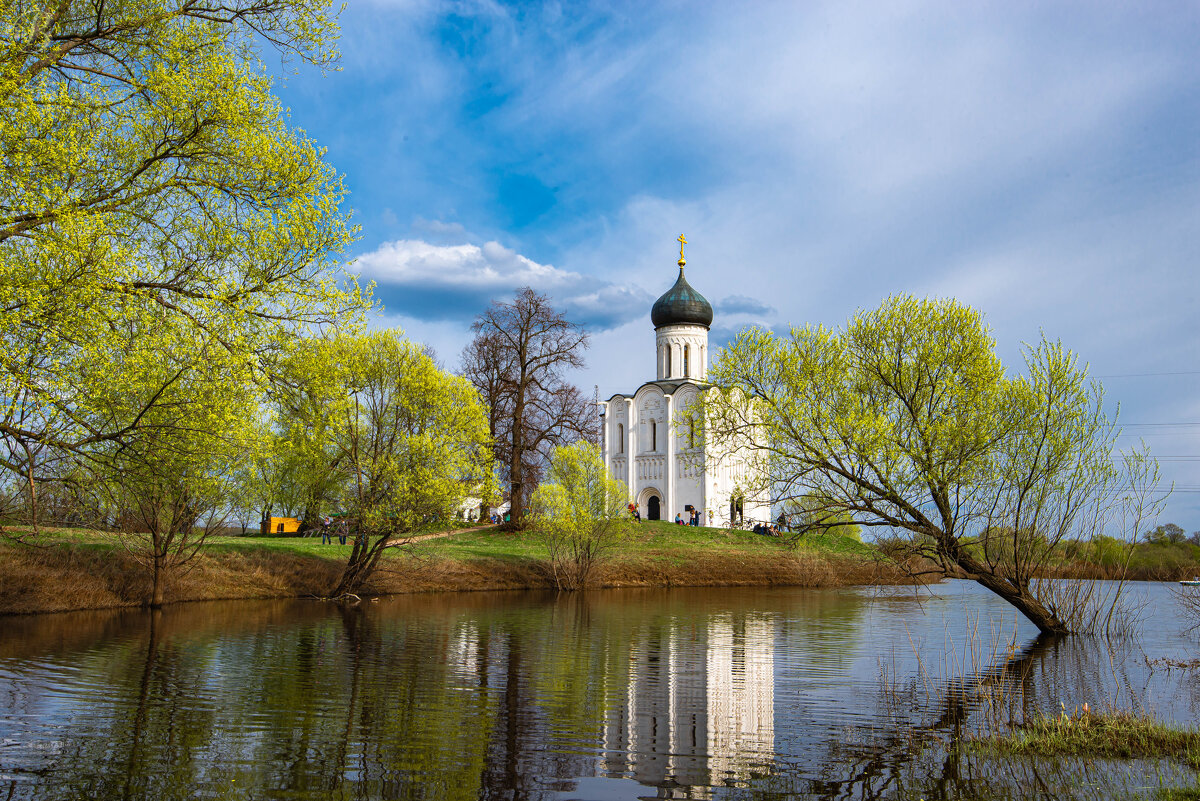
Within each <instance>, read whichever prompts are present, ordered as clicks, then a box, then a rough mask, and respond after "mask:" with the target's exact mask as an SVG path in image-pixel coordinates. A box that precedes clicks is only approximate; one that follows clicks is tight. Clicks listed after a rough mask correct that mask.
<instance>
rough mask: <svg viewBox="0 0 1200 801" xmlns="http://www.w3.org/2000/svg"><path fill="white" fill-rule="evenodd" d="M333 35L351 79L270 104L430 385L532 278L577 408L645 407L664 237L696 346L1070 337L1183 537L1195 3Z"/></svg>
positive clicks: (1198, 373) (1194, 186)
mask: <svg viewBox="0 0 1200 801" xmlns="http://www.w3.org/2000/svg"><path fill="white" fill-rule="evenodd" d="M341 24H342V32H343V36H342V42H341V49H342V52H343V58H342V61H341V67H342V68H341V70H340V71H337V72H328V73H326V74H321V73H319V72H317V71H314V70H309V69H301V70H299V71H298V72H297V73H296V74H292V75H288V76H287V77H286V79H285V80H283V81H282V82H281V83H280V84H279V87H278V89H279V93H280V95H281V97H282V98H283V100H284V103H285V104H286V105H287V106H288V107H289V108H290V109H291V116H292V121H293V123H294V124H295V125H297V126H299V127H301V128H303V129H305V130H306V131H307V132H308V133H309V134H310V135H312V136H313V137H314V138H315V139H317V140H318V141H319V142H320V143H321V144H322V145H323V146H325V147H326V148H328V159H329V161H330V162H331V163H332V164H333V165H334V166H335V167H336V168H337V169H338V170H339V171H341V172H342V173H343V174H344V176H345V181H346V186H347V188H348V189H349V190H350V198H349V204H350V206H351V207H352V208H353V209H354V212H355V220H356V222H357V223H358V224H359V225H360V226H361V227H362V238H361V239H360V240H359V242H358V243H357V244H356V246H355V248H354V250H353V254H352V255H354V256H355V257H356V258H357V261H356V263H355V266H354V268H353V269H355V270H358V271H360V272H361V273H362V274H363V275H364V277H366V278H370V279H372V280H374V281H376V282H377V283H378V289H377V296H378V297H379V299H380V300H381V301H382V302H383V303H384V305H385V311H384V313H383V315H382V317H381V318H380V320H379V321H378V323H379V324H380V325H399V326H401V327H403V328H404V329H405V330H406V331H407V332H408V333H409V335H410V336H412V337H413V338H415V339H419V340H423V341H426V342H428V343H429V344H431V345H432V346H433V347H434V348H435V349H436V350H437V351H438V353H439V354H440V356H441V358H442V359H443V361H444V362H445V363H446V364H447V366H449V367H455V366H457V363H458V356H459V352H460V351H461V349H462V347H463V345H464V344H465V343H466V342H467V340H468V339H469V338H470V331H469V326H470V322H471V320H472V319H473V318H474V316H475V315H476V314H478V313H479V312H480V311H481V310H482V309H483V308H484V307H485V306H486V304H487V302H488V301H489V300H490V299H491V298H507V297H511V295H512V293H513V291H514V290H515V289H516V288H518V287H520V286H524V285H527V284H528V285H532V286H533V287H534V288H535V289H538V290H539V291H543V292H546V293H548V294H550V295H551V296H552V297H553V298H554V300H555V302H556V304H558V306H559V308H561V309H563V310H564V311H566V312H567V313H568V315H569V316H572V317H573V318H574V319H577V320H580V321H582V322H585V323H586V324H587V325H588V326H589V328H590V330H592V332H593V338H592V349H591V351H590V352H589V354H588V362H589V367H588V369H587V370H585V371H584V372H583V373H581V374H580V375H579V377H578V381H579V383H580V384H582V385H584V386H586V387H587V388H589V389H590V387H591V385H592V384H598V385H599V387H600V394H601V396H603V397H607V396H609V395H611V394H612V393H614V392H618V391H622V390H631V389H633V388H635V387H636V386H637V385H638V384H640V383H641V382H642V381H644V380H646V379H648V378H651V377H653V368H654V361H653V330H652V327H651V325H650V321H649V308H650V304H651V303H652V302H653V300H654V298H656V297H657V296H658V295H660V294H661V293H662V292H664V291H665V290H666V289H667V288H668V287H669V286H670V285H671V283H672V282H673V281H674V278H675V274H676V267H675V259H676V258H677V254H678V244H677V243H676V242H675V238H676V237H677V236H679V234H680V233H684V234H686V235H687V238H688V241H689V243H690V244H689V245H688V250H687V257H688V278H689V280H690V282H691V283H692V285H693V286H695V287H696V288H697V289H698V290H699V291H700V292H702V293H703V294H704V295H705V296H706V297H707V298H708V299H709V301H710V302H712V303H713V305H714V307H715V308H716V310H717V315H716V320H715V322H714V330H713V338H714V342H715V343H716V344H719V342H720V341H723V340H724V339H725V338H727V337H728V336H730V335H731V333H733V332H734V331H736V330H738V329H740V328H741V327H743V326H746V325H752V324H759V325H766V326H771V327H783V326H786V325H788V324H806V323H824V324H827V325H835V326H836V325H839V324H841V323H843V322H844V321H845V320H846V319H847V318H848V317H850V316H851V315H852V314H853V313H854V312H855V311H856V310H857V309H860V308H872V307H874V306H877V305H878V304H879V302H880V300H881V299H883V298H884V297H886V296H888V295H889V294H893V293H897V292H908V293H914V294H918V295H930V296H938V297H955V298H958V299H959V300H961V301H963V302H966V303H969V304H971V305H973V306H975V307H977V308H979V309H981V310H983V311H984V312H985V313H986V315H987V321H988V323H989V324H990V325H991V327H992V330H993V334H994V336H995V338H996V340H997V345H998V349H999V351H1000V354H1001V356H1002V358H1003V359H1004V360H1005V361H1006V363H1007V364H1009V365H1010V366H1012V367H1014V368H1015V367H1017V366H1018V365H1019V363H1020V353H1021V347H1022V343H1023V342H1033V341H1036V340H1037V339H1038V338H1039V337H1040V336H1041V333H1042V332H1044V333H1045V335H1046V336H1047V337H1049V338H1051V339H1061V340H1062V341H1063V342H1064V343H1065V344H1066V345H1067V346H1068V347H1070V348H1071V349H1073V350H1074V351H1076V352H1077V353H1078V354H1080V356H1081V358H1082V359H1083V360H1085V361H1087V362H1088V363H1089V364H1090V366H1091V370H1092V373H1093V374H1094V375H1097V376H1100V377H1102V378H1103V380H1104V383H1105V387H1106V389H1107V392H1108V397H1109V398H1110V399H1112V400H1113V401H1114V402H1117V401H1119V402H1120V403H1121V419H1122V421H1123V422H1125V423H1126V424H1127V426H1126V429H1125V430H1126V432H1127V434H1126V436H1125V437H1123V441H1124V442H1132V441H1133V440H1135V439H1136V438H1137V437H1139V436H1145V438H1146V441H1147V442H1148V443H1149V444H1150V445H1151V446H1152V448H1153V449H1154V451H1155V452H1156V453H1157V454H1159V455H1161V456H1162V457H1163V460H1162V466H1163V473H1164V477H1165V479H1166V480H1167V481H1170V480H1174V481H1176V482H1177V484H1178V485H1179V487H1180V488H1181V489H1180V490H1179V491H1177V492H1176V494H1175V496H1174V497H1173V499H1172V501H1171V502H1170V507H1169V509H1168V511H1167V513H1166V515H1165V519H1167V520H1174V521H1176V522H1178V523H1179V524H1180V525H1182V526H1183V527H1184V528H1185V529H1187V530H1188V531H1193V530H1198V529H1200V360H1198V359H1197V356H1198V353H1200V350H1198V348H1197V345H1198V344H1200V336H1198V334H1197V330H1198V322H1197V312H1198V311H1200V308H1198V303H1197V293H1196V286H1197V280H1196V277H1195V276H1196V262H1197V258H1198V256H1200V6H1196V5H1195V4H1186V3H1162V4H1137V5H1135V4H1129V5H1125V6H1121V5H1109V4H1103V3H1097V2H1087V3H1055V4H1049V3H1042V2H1038V3H1020V2H1015V3H1014V2H1002V3H992V4H988V3H970V4H965V3H949V2H939V3H921V2H912V3H870V4H865V3H855V2H829V3H821V2H805V3H778V4H776V3H759V2H754V3H744V4H717V3H714V4H684V3H665V2H664V3H656V4H645V3H629V4H620V3H606V4H603V5H590V6H589V5H584V4H578V5H576V4H572V5H554V4H544V5H532V6H528V7H525V6H507V5H500V4H495V3H489V2H465V3H441V2H432V1H430V2H425V1H423V0H413V1H412V2H407V1H406V2H395V1H389V0H352V1H351V3H350V5H349V7H348V8H347V9H346V10H345V12H344V13H343V14H342V16H341ZM1167 424H1170V425H1167Z"/></svg>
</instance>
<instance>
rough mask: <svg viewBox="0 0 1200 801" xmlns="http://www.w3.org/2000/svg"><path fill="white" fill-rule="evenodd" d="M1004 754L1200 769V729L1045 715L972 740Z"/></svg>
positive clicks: (1130, 718)
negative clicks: (1164, 762) (1167, 762)
mask: <svg viewBox="0 0 1200 801" xmlns="http://www.w3.org/2000/svg"><path fill="white" fill-rule="evenodd" d="M971 744H972V746H973V747H976V748H980V749H984V750H991V751H996V752H999V753H1002V754H1019V755H1033V756H1083V757H1107V758H1127V759H1136V758H1141V759H1166V758H1171V759H1177V760H1179V761H1181V762H1184V763H1186V764H1187V765H1189V766H1191V767H1193V768H1200V731H1197V730H1196V729H1192V728H1177V727H1173V726H1170V725H1168V724H1166V723H1162V722H1160V721H1157V720H1155V719H1153V718H1150V717H1147V716H1144V715H1136V714H1134V713H1132V712H1108V713H1089V712H1086V711H1085V712H1083V713H1080V714H1077V715H1068V714H1066V713H1063V714H1061V715H1056V716H1054V717H1048V716H1039V717H1035V718H1032V719H1031V720H1029V721H1028V722H1026V723H1025V724H1024V725H1021V726H1017V727H1014V728H1013V729H1012V730H1011V731H1010V732H1008V733H1006V734H1001V735H995V736H992V737H984V738H979V739H976V740H973V741H972V743H971Z"/></svg>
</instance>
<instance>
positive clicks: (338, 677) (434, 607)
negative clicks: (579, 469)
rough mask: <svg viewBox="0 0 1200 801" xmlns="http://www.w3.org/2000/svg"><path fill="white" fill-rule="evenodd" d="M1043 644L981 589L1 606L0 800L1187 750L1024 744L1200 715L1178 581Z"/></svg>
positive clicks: (894, 785) (863, 778)
mask: <svg viewBox="0 0 1200 801" xmlns="http://www.w3.org/2000/svg"><path fill="white" fill-rule="evenodd" d="M1131 592H1132V593H1133V595H1134V596H1135V598H1136V599H1137V600H1138V603H1139V606H1140V607H1141V621H1140V623H1139V624H1138V625H1137V632H1136V636H1133V637H1128V638H1123V639H1121V640H1119V641H1115V642H1110V641H1105V640H1097V639H1094V638H1087V637H1071V638H1067V639H1065V640H1060V641H1058V642H1055V643H1049V644H1047V643H1044V642H1041V641H1038V640H1037V636H1036V635H1037V632H1036V630H1035V629H1034V628H1033V627H1032V626H1031V625H1030V624H1029V623H1027V622H1026V621H1024V620H1023V619H1021V618H1019V617H1018V616H1017V615H1016V613H1015V612H1014V611H1013V610H1012V609H1011V608H1010V607H1008V606H1006V605H1005V604H1004V603H1003V602H1002V601H1000V600H998V599H996V598H995V597H994V596H992V595H990V594H989V593H987V592H986V591H984V590H982V589H980V588H979V587H977V586H976V585H974V584H972V583H970V582H962V581H950V582H946V583H943V584H940V585H936V586H933V587H928V588H922V589H918V590H914V589H912V588H882V589H875V588H852V589H843V590H802V589H795V588H703V589H671V590H610V591H600V592H592V593H587V594H562V595H556V594H552V593H467V594H429V595H413V596H397V597H392V598H385V599H380V600H377V601H370V602H364V603H361V604H358V605H355V606H344V605H338V604H334V603H329V602H318V601H258V602H230V603H197V604H185V605H178V606H175V607H171V608H168V609H164V610H162V611H159V612H153V613H151V612H147V611H136V612H104V613H72V614H61V615H41V616H30V617H8V618H0V801H12V800H15V799H90V800H91V801H107V799H184V798H211V799H297V800H299V799H459V798H463V799H466V798H487V799H493V798H495V799H538V800H539V801H543V800H544V801H568V800H569V799H638V798H829V799H834V798H837V799H841V798H914V799H915V798H1031V797H1041V798H1110V797H1147V798H1152V797H1155V793H1156V792H1157V791H1158V790H1160V789H1162V788H1163V787H1169V786H1186V787H1193V786H1195V783H1196V776H1195V774H1194V772H1192V771H1190V770H1188V769H1186V768H1185V767H1184V766H1182V765H1179V764H1176V763H1173V762H1170V761H1165V760H1164V761H1150V762H1128V761H1116V760H1114V761H1105V760H1079V759H1073V760H1068V759H1028V758H1021V759H1014V758H999V757H995V756H991V755H989V754H987V753H986V752H978V751H975V750H972V749H970V748H963V747H960V743H961V742H962V738H963V737H965V736H969V735H970V734H972V733H978V732H980V731H987V730H988V729H989V727H993V728H994V727H1003V726H1004V725H1005V724H1006V722H1007V721H1011V720H1016V719H1020V717H1021V716H1022V715H1027V714H1029V713H1031V712H1033V711H1035V710H1043V711H1047V712H1050V713H1057V712H1059V711H1060V710H1067V711H1073V710H1075V709H1077V708H1080V707H1081V706H1082V705H1083V704H1084V703H1087V704H1089V705H1090V708H1092V709H1104V708H1107V707H1115V708H1122V709H1124V708H1134V709H1138V710H1143V711H1147V712H1150V713H1153V714H1154V715H1156V716H1158V717H1161V718H1165V719H1168V720H1172V721H1176V722H1180V723H1184V724H1187V725H1192V724H1193V723H1194V722H1195V721H1197V720H1198V713H1200V671H1197V670H1195V669H1192V668H1189V667H1182V666H1180V665H1179V663H1180V662H1184V661H1188V660H1192V659H1195V658H1197V657H1200V636H1197V635H1196V634H1194V633H1193V632H1190V631H1188V628H1187V627H1188V625H1189V621H1188V620H1187V618H1186V617H1185V616H1184V615H1182V614H1181V611H1180V608H1179V605H1178V601H1177V597H1176V595H1175V588H1174V587H1171V586H1168V585H1162V584H1135V585H1132V587H1131Z"/></svg>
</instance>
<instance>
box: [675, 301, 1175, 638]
mask: <svg viewBox="0 0 1200 801" xmlns="http://www.w3.org/2000/svg"><path fill="white" fill-rule="evenodd" d="M1025 368H1026V374H1025V375H1023V376H1019V377H1016V378H1009V377H1007V376H1006V375H1005V371H1004V368H1003V366H1002V365H1001V364H1000V359H999V358H998V357H997V356H996V354H995V350H994V342H993V341H992V339H991V337H990V335H989V332H988V329H987V328H986V327H985V326H984V324H983V318H982V315H981V314H980V313H979V312H977V311H975V310H973V309H971V308H969V307H966V306H962V305H960V304H958V303H957V302H955V301H931V300H919V299H917V298H912V297H907V296H903V297H893V298H889V299H888V300H886V301H885V302H884V303H883V305H882V306H881V307H880V308H879V309H877V310H875V311H871V312H863V313H860V314H858V315H857V316H856V317H855V318H854V319H853V320H851V321H850V322H849V323H848V324H847V325H846V327H845V329H843V330H841V331H831V330H828V329H825V328H823V327H816V328H803V329H797V328H794V329H792V331H791V332H790V334H789V335H788V336H778V335H776V334H774V333H772V332H769V331H764V330H762V329H749V330H747V331H744V332H742V334H741V335H739V337H738V338H737V340H736V341H735V342H734V343H733V344H732V345H731V346H730V347H729V348H727V349H726V350H725V351H724V352H723V353H722V354H721V357H720V358H719V359H718V360H717V362H716V364H715V365H714V366H713V369H712V371H711V372H710V373H709V380H710V381H712V382H713V383H714V384H715V385H716V387H717V389H716V391H713V392H710V393H708V394H707V395H706V396H705V398H704V400H703V403H702V405H701V406H699V407H698V408H697V412H696V414H703V415H704V420H703V422H704V431H705V436H707V437H712V438H715V439H717V440H720V441H722V442H724V443H727V444H728V445H730V446H731V447H737V448H742V449H746V450H749V451H751V452H752V453H753V455H754V456H755V457H756V458H754V459H753V460H752V462H753V463H755V464H757V465H758V468H759V469H758V475H757V477H756V479H757V481H758V483H759V486H760V487H761V488H764V489H769V490H770V491H771V492H772V495H773V496H774V497H776V498H778V497H780V495H782V499H783V500H787V499H800V498H804V499H806V503H807V504H808V505H809V506H810V507H812V506H814V504H815V506H816V507H818V513H815V514H812V515H810V516H809V518H808V519H809V520H810V521H813V522H811V523H810V524H809V525H810V526H811V527H812V528H813V529H814V530H820V529H821V528H822V527H823V526H825V525H826V523H824V522H822V521H835V523H836V524H841V523H843V522H844V521H845V520H853V521H854V522H855V523H857V524H858V525H860V526H864V527H868V528H876V529H883V530H886V531H888V532H889V533H890V534H891V535H892V540H891V542H892V543H893V546H894V549H895V550H896V551H897V552H899V553H900V554H906V555H919V556H923V557H925V558H926V559H928V560H930V561H931V562H933V563H934V564H935V565H936V568H935V569H936V570H937V571H939V572H941V573H943V574H946V575H958V576H965V577H966V578H970V579H973V580H975V581H977V582H979V583H980V584H981V585H983V586H984V587H986V588H987V589H989V590H991V591H992V592H994V593H996V594H997V595H999V596H1000V597H1001V598H1003V599H1004V600H1006V601H1008V602H1009V603H1010V604H1012V605H1013V606H1014V607H1016V608H1017V609H1018V610H1019V611H1020V612H1021V613H1022V614H1024V615H1025V616H1026V617H1027V618H1029V620H1030V621H1031V622H1033V623H1034V625H1036V626H1037V627H1038V629H1040V630H1041V631H1043V632H1045V633H1048V634H1065V633H1068V632H1070V631H1083V630H1093V631H1096V630H1103V629H1104V628H1105V627H1106V626H1107V625H1108V623H1110V622H1111V620H1112V618H1111V617H1110V616H1109V615H1107V614H1106V613H1100V614H1098V613H1096V610H1091V611H1090V612H1087V611H1085V610H1079V609H1073V608H1070V604H1072V603H1075V602H1078V601H1079V600H1080V599H1081V598H1090V599H1093V600H1094V599H1095V598H1097V596H1095V595H1088V594H1083V595H1081V594H1078V593H1075V594H1067V595H1064V594H1061V593H1059V594H1055V593H1050V592H1047V591H1046V590H1047V589H1048V588H1050V587H1051V586H1052V585H1049V584H1045V583H1043V584H1041V585H1040V589H1041V591H1039V584H1038V583H1037V582H1036V579H1037V578H1038V577H1039V575H1041V574H1042V572H1043V570H1044V568H1045V567H1046V566H1047V563H1048V560H1049V559H1050V557H1051V554H1052V553H1053V551H1054V549H1055V547H1056V546H1057V545H1058V544H1059V543H1061V542H1063V541H1065V540H1067V539H1090V538H1091V536H1092V535H1094V534H1099V533H1114V532H1112V531H1111V529H1112V528H1113V527H1114V526H1119V527H1120V529H1121V532H1119V533H1121V534H1124V535H1125V536H1128V535H1129V534H1130V533H1136V532H1137V531H1138V530H1140V528H1141V526H1142V523H1143V522H1144V520H1145V519H1147V518H1148V517H1149V516H1151V515H1152V514H1153V513H1154V512H1155V511H1156V508H1157V504H1161V500H1162V499H1161V498H1158V499H1156V498H1154V497H1152V496H1151V495H1150V494H1149V492H1150V491H1149V490H1148V489H1147V488H1148V487H1153V486H1154V485H1155V484H1156V482H1157V466H1156V465H1155V464H1154V462H1153V461H1152V460H1150V459H1149V457H1148V455H1147V454H1146V453H1145V452H1135V453H1131V454H1125V455H1119V454H1116V453H1115V452H1114V451H1115V441H1116V437H1117V434H1118V432H1117V429H1116V427H1115V424H1114V422H1113V421H1110V420H1109V419H1108V417H1107V416H1106V414H1105V412H1104V408H1103V397H1104V396H1103V390H1102V388H1101V386H1100V385H1099V384H1098V383H1097V382H1095V381H1088V379H1087V375H1086V368H1085V367H1081V366H1080V365H1079V364H1078V362H1077V360H1076V357H1075V356H1074V355H1073V354H1072V353H1071V352H1070V351H1068V350H1066V349H1064V348H1063V347H1062V345H1061V344H1060V343H1056V342H1047V341H1045V340H1043V341H1042V342H1041V343H1040V344H1038V345H1037V346H1036V347H1030V348H1028V349H1027V350H1026V354H1025ZM1105 597H1106V598H1107V599H1108V602H1110V603H1111V602H1113V600H1114V599H1113V598H1112V597H1111V595H1110V596H1105Z"/></svg>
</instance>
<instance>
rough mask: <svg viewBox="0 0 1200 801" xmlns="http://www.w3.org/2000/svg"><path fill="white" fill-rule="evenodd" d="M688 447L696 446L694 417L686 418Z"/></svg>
mask: <svg viewBox="0 0 1200 801" xmlns="http://www.w3.org/2000/svg"><path fill="white" fill-rule="evenodd" d="M688 447H689V448H694V447H696V418H694V417H693V418H691V419H689V420H688Z"/></svg>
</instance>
